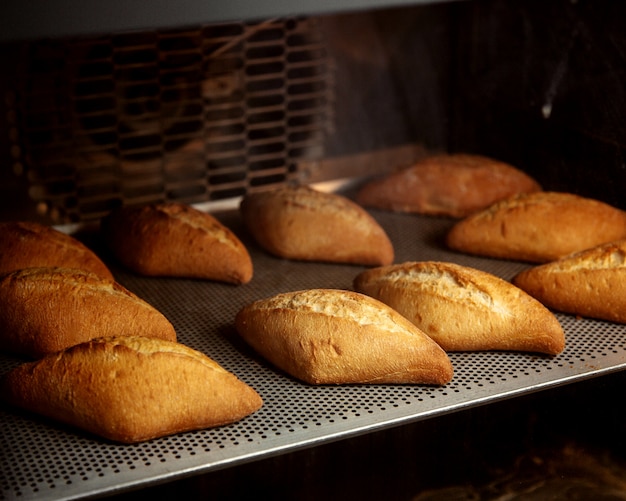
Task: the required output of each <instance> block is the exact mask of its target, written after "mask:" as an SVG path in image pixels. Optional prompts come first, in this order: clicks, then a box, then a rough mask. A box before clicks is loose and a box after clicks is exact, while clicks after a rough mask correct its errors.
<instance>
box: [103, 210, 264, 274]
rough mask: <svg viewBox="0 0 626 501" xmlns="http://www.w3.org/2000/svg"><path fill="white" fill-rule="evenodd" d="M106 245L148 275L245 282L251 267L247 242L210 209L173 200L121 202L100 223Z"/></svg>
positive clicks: (118, 256)
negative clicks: (132, 203) (130, 203)
mask: <svg viewBox="0 0 626 501" xmlns="http://www.w3.org/2000/svg"><path fill="white" fill-rule="evenodd" d="M102 231H103V234H104V236H105V239H106V242H107V244H108V246H109V247H110V248H111V250H112V251H113V253H114V254H115V256H116V257H117V258H118V259H119V260H120V262H122V263H123V264H124V265H125V266H126V267H128V268H129V269H131V270H133V271H135V272H136V273H139V274H141V275H147V276H170V277H185V278H199V279H208V280H216V281H222V282H228V283H233V284H243V283H247V282H249V281H250V280H251V279H252V274H253V266H252V260H251V258H250V255H249V254H248V251H247V249H246V248H245V246H244V245H243V243H242V242H241V241H240V240H239V239H238V238H237V236H236V235H235V234H234V233H233V232H232V231H231V230H230V229H228V228H227V227H226V226H224V225H223V224H222V223H220V222H219V221H218V220H217V219H216V218H215V217H214V216H212V215H211V214H208V213H205V212H202V211H200V210H198V209H195V208H193V207H191V206H188V205H185V204H181V203H175V202H169V203H156V204H151V205H146V206H142V207H137V206H130V207H121V208H119V209H117V210H115V211H113V212H112V213H111V214H109V215H108V216H107V217H106V218H104V220H103V222H102Z"/></svg>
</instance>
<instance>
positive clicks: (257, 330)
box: [235, 289, 453, 385]
mask: <svg viewBox="0 0 626 501" xmlns="http://www.w3.org/2000/svg"><path fill="white" fill-rule="evenodd" d="M235 326H236V328H237V330H238V332H239V333H240V335H241V336H242V337H243V339H244V340H245V341H246V342H247V343H248V344H249V345H250V346H252V347H253V348H254V349H255V350H256V351H257V352H258V353H259V354H260V355H262V356H263V357H264V358H265V359H267V360H269V361H270V362H271V363H273V364H274V365H275V366H276V367H278V368H280V369H282V370H284V371H285V372H287V373H289V374H291V375H292V376H294V377H296V378H298V379H300V380H302V381H305V382H307V383H310V384H348V383H416V384H420V383H421V384H437V385H442V384H446V383H447V382H449V381H450V380H451V379H452V373H453V369H452V364H451V362H450V360H449V358H448V356H447V355H446V353H445V352H444V351H443V350H442V349H441V348H440V347H439V346H438V345H437V344H436V343H435V342H434V341H433V340H432V339H430V338H429V337H428V336H426V335H425V334H424V333H423V332H421V331H420V330H419V329H418V328H417V327H415V325H413V324H411V322H409V321H408V320H406V319H405V318H404V317H402V316H401V315H400V314H399V313H398V312H396V311H394V310H392V309H391V308H389V307H388V306H386V305H384V304H383V303H381V302H380V301H377V300H375V299H372V298H370V297H367V296H364V295H362V294H358V293H355V292H351V291H342V290H334V289H310V290H304V291H295V292H288V293H283V294H278V295H276V296H273V297H271V298H267V299H262V300H259V301H256V302H254V303H251V304H249V305H247V306H245V307H244V308H242V309H241V310H240V311H239V313H238V314H237V316H236V319H235Z"/></svg>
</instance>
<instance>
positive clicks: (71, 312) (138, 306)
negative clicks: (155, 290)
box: [0, 268, 176, 358]
mask: <svg viewBox="0 0 626 501" xmlns="http://www.w3.org/2000/svg"><path fill="white" fill-rule="evenodd" d="M114 334H115V335H139V336H147V337H157V338H162V339H167V340H170V341H175V340H176V332H175V331H174V327H173V326H172V324H171V323H170V322H169V320H167V319H166V318H165V316H163V314H161V313H160V312H159V311H157V310H156V309H155V308H154V307H152V306H151V305H149V304H148V303H146V302H145V301H143V300H142V299H140V298H138V297H137V296H136V295H134V294H133V293H132V292H130V291H128V290H126V289H125V288H124V287H122V286H121V285H119V284H118V283H116V282H114V281H112V280H106V279H104V278H100V277H98V276H97V275H94V274H93V273H89V272H86V271H83V270H72V269H68V268H26V269H23V270H19V271H14V272H11V273H8V274H6V275H3V276H2V277H0V350H2V351H6V352H11V353H19V354H22V355H27V356H30V357H34V358H37V357H41V356H43V355H45V354H47V353H53V352H56V351H60V350H63V349H65V348H67V347H69V346H73V345H75V344H78V343H82V342H84V341H88V340H90V339H93V338H96V337H102V336H111V335H114Z"/></svg>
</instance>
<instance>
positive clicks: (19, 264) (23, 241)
mask: <svg viewBox="0 0 626 501" xmlns="http://www.w3.org/2000/svg"><path fill="white" fill-rule="evenodd" d="M44 266H57V267H61V268H77V269H82V270H86V271H91V272H92V273H95V274H96V275H99V276H101V277H103V278H107V279H110V280H113V274H112V273H111V271H110V270H109V268H108V267H107V266H106V265H105V264H104V262H103V261H102V260H101V259H100V258H99V257H98V256H97V255H96V254H95V253H94V252H93V251H92V250H91V249H89V248H88V247H87V246H86V245H84V244H83V243H82V242H80V241H79V240H77V239H76V238H74V237H72V236H71V235H67V234H66V233H63V232H61V231H59V230H56V229H54V228H51V227H49V226H46V225H43V224H40V223H36V222H32V221H8V222H2V223H0V274H2V273H8V272H10V271H15V270H20V269H22V268H39V267H44Z"/></svg>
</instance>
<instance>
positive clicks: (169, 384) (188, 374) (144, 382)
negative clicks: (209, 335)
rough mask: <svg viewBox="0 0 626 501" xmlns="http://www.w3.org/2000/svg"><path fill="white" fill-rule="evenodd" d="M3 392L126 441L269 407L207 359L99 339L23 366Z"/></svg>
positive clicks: (160, 346) (159, 343)
mask: <svg viewBox="0 0 626 501" xmlns="http://www.w3.org/2000/svg"><path fill="white" fill-rule="evenodd" d="M1 389H2V395H3V398H4V400H5V401H7V402H8V403H10V404H11V405H14V406H17V407H20V408H23V409H26V410H29V411H31V412H35V413H38V414H41V415H44V416H47V417H49V418H52V419H54V420H56V421H60V422H63V423H66V424H69V425H71V426H75V427H77V428H81V429H83V430H86V431H88V432H90V433H93V434H95V435H98V436H100V437H104V438H105V439H109V440H112V441H115V442H122V443H135V442H142V441H145V440H150V439H153V438H157V437H162V436H166V435H172V434H174V433H180V432H184V431H190V430H197V429H203V428H211V427H215V426H221V425H224V424H228V423H232V422H234V421H238V420H240V419H242V418H243V417H245V416H247V415H248V414H251V413H253V412H255V411H256V410H258V409H259V408H260V407H261V405H262V403H263V402H262V399H261V397H260V396H259V395H258V393H256V392H255V391H254V390H253V389H252V388H251V387H249V386H248V385H246V384H245V383H243V382H242V381H240V380H239V379H237V377H236V376H235V375H233V374H231V373H230V372H228V371H226V370H225V369H223V368H222V367H220V366H219V365H218V364H217V363H215V362H214V361H213V360H211V359H210V358H209V357H206V356H205V355H203V354H202V353H200V352H197V351H195V350H193V349H191V348H189V347H187V346H184V345H182V344H179V343H174V342H171V341H165V340H161V339H149V338H142V337H121V338H106V339H95V340H92V341H89V342H87V343H83V344H79V345H77V346H74V347H72V348H69V349H67V350H65V351H62V352H60V353H57V354H52V355H49V356H47V357H45V358H43V359H41V360H38V361H35V362H30V363H25V364H22V365H21V366H18V367H16V368H15V369H13V370H12V371H10V372H9V373H8V374H7V375H6V376H5V377H4V378H3V380H2V384H1Z"/></svg>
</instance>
